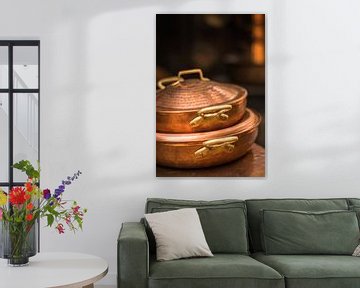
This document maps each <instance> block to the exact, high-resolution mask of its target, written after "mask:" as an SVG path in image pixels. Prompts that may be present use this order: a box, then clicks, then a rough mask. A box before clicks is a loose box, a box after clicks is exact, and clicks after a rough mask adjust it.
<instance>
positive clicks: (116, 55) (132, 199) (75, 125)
mask: <svg viewBox="0 0 360 288" xmlns="http://www.w3.org/2000/svg"><path fill="white" fill-rule="evenodd" d="M0 4H1V5H0V6H1V9H0V27H1V29H0V37H1V38H3V39H8V38H18V39H21V38H28V39H40V40H41V69H42V71H41V77H42V78H41V89H42V91H41V92H42V93H41V163H42V181H43V182H42V183H43V185H44V186H49V187H54V186H55V185H57V183H58V182H59V181H60V180H61V179H62V177H63V176H65V175H67V174H71V173H72V172H73V171H75V170H77V169H81V170H82V171H83V172H84V174H83V175H82V177H81V179H80V180H79V181H78V183H76V184H74V185H73V187H71V190H70V189H69V191H67V196H68V197H70V198H76V199H78V200H79V202H80V203H82V204H83V205H84V206H86V207H88V209H89V213H88V215H87V219H86V221H85V229H84V231H83V233H78V234H77V235H76V236H74V235H72V234H71V233H68V234H66V235H65V236H58V235H56V233H55V232H50V231H49V230H48V229H42V244H41V246H42V249H43V251H65V250H67V251H80V252H85V253H93V254H97V255H100V256H102V257H104V258H105V259H107V261H108V262H109V264H110V272H109V276H108V277H107V279H105V280H104V281H103V283H113V284H114V283H115V275H116V238H117V235H118V232H119V228H120V225H121V223H122V222H124V221H137V220H138V219H139V218H140V217H141V215H142V213H143V210H144V203H145V199H146V197H169V198H192V199H217V198H242V199H243V198H263V197H345V196H355V197H356V196H360V195H359V188H360V172H359V167H360V132H359V131H360V129H359V128H360V81H359V67H360V37H358V35H359V27H360V2H359V1H356V0H354V1H329V0H323V1H312V0H297V1H280V0H273V1H253V0H251V1H250V0H248V1H240V0H239V1H235V0H227V1H220V0H219V1H215V0H203V1H199V0H182V1H169V0H163V1H155V0H139V1H137V0H106V1H100V0H99V1H95V0H92V1H89V0H77V1H74V0H61V1H60V0H58V1H47V0H32V1H27V0H22V1H20V0H11V1H10V0H9V1H4V0H1V3H0ZM166 12H175V13H178V12H180V13H203V12H206V13H220V12H223V13H251V12H265V13H266V14H267V26H268V27H267V43H268V46H267V47H268V58H267V63H268V66H267V75H268V77H267V144H268V145H267V155H268V156H267V177H266V178H264V179H262V178H258V179H241V178H236V179H219V178H213V179H205V178H204V179H156V178H155V91H154V82H155V75H154V73H155V14H156V13H166ZM10 23H12V24H11V25H10ZM158 37H161V35H158Z"/></svg>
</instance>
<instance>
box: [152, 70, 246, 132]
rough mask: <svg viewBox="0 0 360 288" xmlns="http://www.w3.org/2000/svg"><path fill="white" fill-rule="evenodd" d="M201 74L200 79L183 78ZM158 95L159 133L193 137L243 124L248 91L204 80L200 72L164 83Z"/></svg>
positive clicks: (160, 86) (180, 73) (168, 79)
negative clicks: (240, 122) (191, 135)
mask: <svg viewBox="0 0 360 288" xmlns="http://www.w3.org/2000/svg"><path fill="white" fill-rule="evenodd" d="M187 74H198V75H199V79H187V80H185V79H184V78H183V76H184V75H187ZM158 87H159V88H160V89H159V90H158V91H157V92H156V131H158V132H168V133H194V132H202V131H212V130H218V129H223V128H226V127H230V126H233V125H235V124H236V123H238V122H239V121H240V119H241V118H242V116H243V115H244V113H245V108H246V97H247V91H246V89H244V88H242V87H240V86H237V85H232V84H223V83H218V82H215V81H211V80H209V79H207V78H204V77H203V73H202V71H201V69H192V70H184V71H180V72H179V73H178V76H175V77H170V78H165V79H161V80H160V81H159V82H158Z"/></svg>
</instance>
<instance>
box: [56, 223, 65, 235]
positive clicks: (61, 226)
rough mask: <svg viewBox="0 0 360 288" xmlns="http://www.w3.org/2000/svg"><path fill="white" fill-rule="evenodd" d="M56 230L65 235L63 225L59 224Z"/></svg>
mask: <svg viewBox="0 0 360 288" xmlns="http://www.w3.org/2000/svg"><path fill="white" fill-rule="evenodd" d="M55 228H56V229H57V230H58V232H59V234H62V233H65V232H64V231H65V229H64V226H63V225H62V224H61V223H59V224H58V225H57V226H56V227H55Z"/></svg>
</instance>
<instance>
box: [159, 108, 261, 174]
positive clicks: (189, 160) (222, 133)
mask: <svg viewBox="0 0 360 288" xmlns="http://www.w3.org/2000/svg"><path fill="white" fill-rule="evenodd" d="M260 121H261V119H260V116H259V115H258V114H256V113H254V112H253V111H251V110H250V109H247V110H246V113H245V115H244V118H243V119H242V121H241V122H240V123H238V124H236V125H234V126H232V127H229V128H225V129H221V130H218V131H211V132H200V133H189V134H170V133H169V134H166V133H156V163H157V164H158V165H162V166H167V167H176V168H203V167H211V166H216V165H220V164H224V163H228V162H231V161H234V160H235V159H238V158H240V157H241V156H243V155H244V154H245V153H246V152H247V151H248V150H249V149H250V148H251V146H252V144H253V143H254V142H255V139H256V137H257V133H258V126H259V124H260ZM234 137H235V138H237V139H236V141H234V139H233V138H234ZM209 141H215V142H216V143H217V142H219V143H220V144H218V143H217V144H216V145H214V144H213V145H207V144H206V143H207V142H209ZM221 141H223V145H221ZM203 152H204V153H203Z"/></svg>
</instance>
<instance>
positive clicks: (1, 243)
mask: <svg viewBox="0 0 360 288" xmlns="http://www.w3.org/2000/svg"><path fill="white" fill-rule="evenodd" d="M13 167H14V168H16V169H19V170H21V171H22V172H24V173H26V175H27V177H28V178H27V181H26V183H25V185H24V186H23V187H12V188H11V189H10V191H9V193H8V194H6V193H5V192H4V191H3V190H2V189H1V188H0V224H1V225H0V226H1V230H0V233H1V239H0V257H1V258H6V259H8V263H9V265H13V266H19V265H26V264H27V263H28V262H29V257H31V256H34V255H35V254H36V250H37V249H36V225H35V224H36V223H37V221H38V219H39V218H45V219H46V221H47V226H49V227H55V229H56V230H57V232H58V233H59V234H62V233H64V232H65V227H68V229H69V230H70V231H74V232H75V231H76V230H78V229H82V224H83V216H84V214H85V213H86V209H82V208H80V206H79V205H78V204H77V203H76V201H71V202H70V201H68V200H64V199H63V193H64V191H65V189H66V186H68V185H70V184H71V183H72V182H73V181H75V180H76V179H78V177H79V176H80V175H81V172H80V171H78V172H76V173H74V175H73V176H69V177H67V178H66V180H63V181H62V182H61V184H60V185H59V186H58V187H57V188H56V189H54V191H53V193H52V192H51V191H50V189H44V190H42V189H40V188H39V186H38V182H39V179H40V168H38V169H35V168H34V167H33V166H32V165H31V163H30V162H29V161H27V160H22V161H20V162H18V163H16V164H14V165H13Z"/></svg>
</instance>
